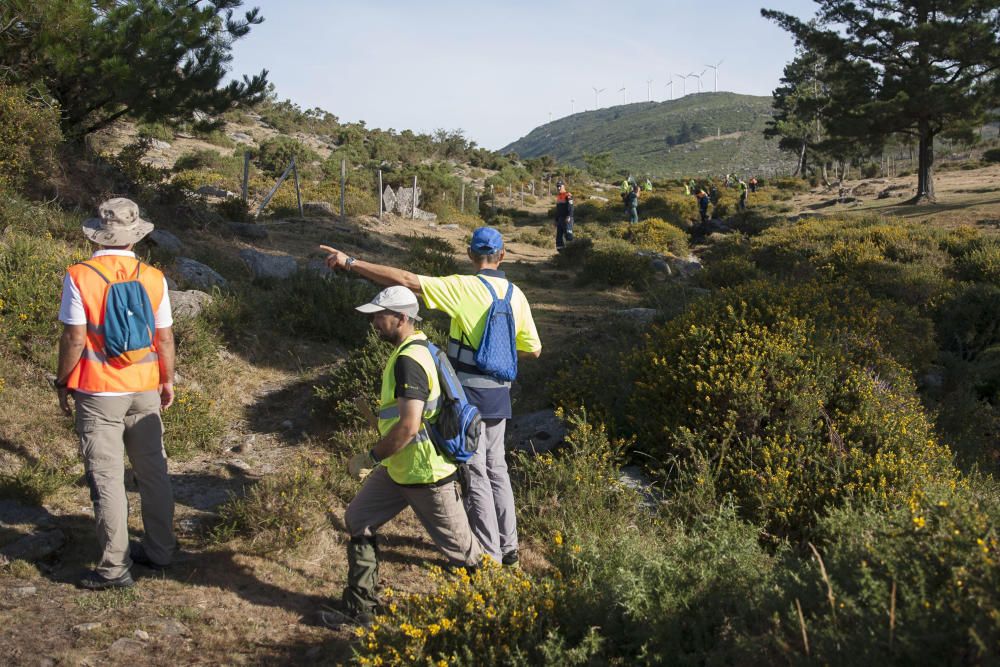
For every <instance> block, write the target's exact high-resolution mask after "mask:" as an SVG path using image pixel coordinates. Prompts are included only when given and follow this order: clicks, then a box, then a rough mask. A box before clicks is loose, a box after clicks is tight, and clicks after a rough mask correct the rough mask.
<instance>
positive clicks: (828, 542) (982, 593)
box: [786, 478, 1000, 664]
mask: <svg viewBox="0 0 1000 667" xmlns="http://www.w3.org/2000/svg"><path fill="white" fill-rule="evenodd" d="M997 525H1000V499H998V497H997V490H996V485H995V482H994V481H993V480H984V479H975V478H973V479H971V480H968V481H967V482H962V483H960V484H958V485H943V486H931V487H929V488H926V489H925V491H924V493H921V494H918V495H916V496H914V497H913V498H912V499H911V500H910V501H909V502H907V503H904V504H902V505H901V506H900V507H898V508H894V509H893V510H891V511H889V512H884V511H882V510H881V508H876V507H871V506H869V505H860V506H857V507H854V508H845V509H843V510H838V511H835V512H833V513H832V514H831V515H830V516H829V517H828V518H826V519H824V520H823V521H822V522H821V524H820V529H821V531H822V539H823V540H824V542H825V548H822V549H821V551H822V558H823V559H824V562H825V573H823V572H820V570H819V567H818V566H817V567H815V568H813V569H812V571H811V572H809V573H808V576H807V578H806V582H805V583H806V585H808V586H809V588H808V589H807V590H806V591H802V592H803V595H802V598H803V611H804V612H805V618H806V624H807V625H808V627H809V641H810V645H811V648H812V650H813V657H814V658H815V659H816V660H817V661H820V662H825V663H829V662H843V659H842V658H838V657H837V656H842V655H843V647H844V646H851V647H853V650H852V651H851V660H852V661H855V662H857V661H860V662H863V663H866V664H888V663H896V664H916V663H923V664H956V663H965V664H990V663H993V662H995V661H996V660H997V659H998V657H1000V568H998V567H997V562H996V561H997V557H998V550H1000V537H998V534H997V530H996V526H997ZM824 576H825V577H827V578H828V579H827V581H828V582H829V583H827V581H824ZM789 588H791V587H789ZM800 590H801V589H800ZM793 591H794V589H792V590H790V591H789V593H786V596H789V595H790V594H792V593H793ZM790 625H791V624H786V627H788V626H790ZM792 636H794V635H793V629H792V627H788V632H787V633H786V637H787V638H788V639H791V637H792Z"/></svg>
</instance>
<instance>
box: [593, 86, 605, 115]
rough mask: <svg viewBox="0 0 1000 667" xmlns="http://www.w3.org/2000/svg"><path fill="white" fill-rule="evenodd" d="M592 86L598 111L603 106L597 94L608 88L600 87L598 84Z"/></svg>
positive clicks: (595, 106) (595, 108) (595, 107)
mask: <svg viewBox="0 0 1000 667" xmlns="http://www.w3.org/2000/svg"><path fill="white" fill-rule="evenodd" d="M591 88H593V89H594V110H595V111H596V110H597V109H600V108H601V105H600V103H599V102H598V101H597V96H598V95H600V94H601V93H603V92H604V91H605V90H607V88H598V87H596V86H591Z"/></svg>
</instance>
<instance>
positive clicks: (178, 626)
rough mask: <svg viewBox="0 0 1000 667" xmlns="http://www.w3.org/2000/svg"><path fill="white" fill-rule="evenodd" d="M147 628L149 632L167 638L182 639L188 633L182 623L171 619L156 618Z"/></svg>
mask: <svg viewBox="0 0 1000 667" xmlns="http://www.w3.org/2000/svg"><path fill="white" fill-rule="evenodd" d="M148 627H149V629H150V630H153V631H154V632H158V633H160V634H161V635H167V636H168V637H182V636H185V635H187V634H188V633H189V632H190V631H189V630H188V629H187V627H186V626H185V625H184V624H183V623H181V622H180V621H178V620H176V619H173V618H158V619H156V620H155V621H150V623H149V624H148Z"/></svg>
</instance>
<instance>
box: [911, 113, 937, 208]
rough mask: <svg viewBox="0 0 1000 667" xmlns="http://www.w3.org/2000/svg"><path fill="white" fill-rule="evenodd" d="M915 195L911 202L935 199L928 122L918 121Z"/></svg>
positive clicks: (931, 148) (931, 134)
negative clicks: (918, 139)
mask: <svg viewBox="0 0 1000 667" xmlns="http://www.w3.org/2000/svg"><path fill="white" fill-rule="evenodd" d="M917 156H918V162H917V196H916V197H914V198H913V199H912V200H910V203H912V204H925V203H932V202H934V201H936V197H935V196H934V134H933V133H932V132H931V128H930V123H928V122H927V121H923V120H922V121H920V145H919V147H918V148H917Z"/></svg>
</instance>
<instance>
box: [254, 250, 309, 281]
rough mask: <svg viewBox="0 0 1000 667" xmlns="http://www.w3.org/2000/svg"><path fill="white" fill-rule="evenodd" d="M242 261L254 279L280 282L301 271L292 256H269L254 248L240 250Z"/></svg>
mask: <svg viewBox="0 0 1000 667" xmlns="http://www.w3.org/2000/svg"><path fill="white" fill-rule="evenodd" d="M240 259H242V260H243V261H244V262H245V263H246V265H247V268H249V269H250V273H252V274H253V277H254V278H277V279H279V280H280V279H284V278H288V277H290V276H291V275H292V274H293V273H295V272H296V271H298V270H299V266H298V264H297V263H296V262H295V258H294V257H292V256H291V255H268V254H266V253H263V252H260V251H257V250H253V249H252V248H244V249H243V250H240Z"/></svg>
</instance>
